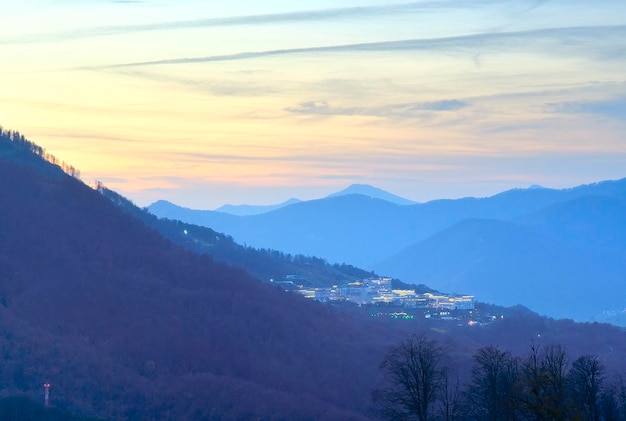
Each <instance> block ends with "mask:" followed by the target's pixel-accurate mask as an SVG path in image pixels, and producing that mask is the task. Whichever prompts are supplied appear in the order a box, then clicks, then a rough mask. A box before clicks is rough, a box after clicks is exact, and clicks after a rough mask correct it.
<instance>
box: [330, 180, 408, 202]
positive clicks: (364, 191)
mask: <svg viewBox="0 0 626 421" xmlns="http://www.w3.org/2000/svg"><path fill="white" fill-rule="evenodd" d="M350 194H360V195H362V196H367V197H373V198H375V199H380V200H385V201H387V202H391V203H395V204H397V205H414V204H415V203H416V202H414V201H412V200H409V199H405V198H404V197H401V196H397V195H395V194H393V193H389V192H387V191H385V190H382V189H379V188H378V187H374V186H372V185H369V184H351V185H349V186H348V187H346V188H345V189H343V190H341V191H338V192H337V193H333V194H330V195H328V196H326V197H327V198H329V197H338V196H347V195H350Z"/></svg>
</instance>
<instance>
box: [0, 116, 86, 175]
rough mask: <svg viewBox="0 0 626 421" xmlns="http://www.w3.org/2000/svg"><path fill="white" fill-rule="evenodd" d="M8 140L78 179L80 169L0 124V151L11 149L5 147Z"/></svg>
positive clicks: (16, 146) (32, 155)
mask: <svg viewBox="0 0 626 421" xmlns="http://www.w3.org/2000/svg"><path fill="white" fill-rule="evenodd" d="M8 142H10V144H12V146H13V147H14V148H15V149H18V150H21V151H26V152H29V153H30V154H29V155H30V157H38V158H40V159H41V160H43V161H46V162H48V163H50V164H52V165H56V166H58V167H59V168H61V170H63V172H64V173H66V174H68V175H70V176H72V177H74V178H77V179H80V171H79V170H78V169H77V168H74V166H72V165H70V164H68V163H66V162H65V161H62V160H60V159H58V158H57V157H56V156H54V155H52V154H51V153H49V152H48V151H46V149H45V148H42V147H41V146H39V145H37V144H36V143H34V142H31V141H30V140H28V139H26V138H25V137H24V135H23V134H21V133H20V132H18V131H15V130H5V129H3V128H2V126H0V152H5V153H6V152H7V151H10V150H11V148H10V147H7V146H9V145H7V143H8ZM3 146H4V147H3ZM29 155H23V154H22V155H21V157H25V156H27V157H28V156H29ZM14 157H15V156H14Z"/></svg>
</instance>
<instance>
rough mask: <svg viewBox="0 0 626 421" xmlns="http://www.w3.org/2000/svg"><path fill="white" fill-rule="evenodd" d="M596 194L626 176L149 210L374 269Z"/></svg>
mask: <svg viewBox="0 0 626 421" xmlns="http://www.w3.org/2000/svg"><path fill="white" fill-rule="evenodd" d="M589 194H601V195H606V196H613V197H618V196H620V195H621V197H623V196H624V195H626V179H623V180H619V181H607V182H602V183H596V184H591V185H586V186H579V187H577V188H572V189H564V190H551V189H536V188H532V189H516V190H510V191H507V192H503V193H501V194H498V195H495V196H492V197H489V198H481V199H478V198H464V199H457V200H436V201H432V202H428V203H424V204H416V205H408V206H399V205H395V204H392V203H390V202H386V201H382V200H379V199H373V198H370V197H366V196H363V195H342V196H337V197H331V198H327V199H320V200H312V201H308V202H302V203H298V204H295V205H291V206H287V207H284V208H281V209H279V210H276V211H272V212H268V213H265V214H262V215H254V216H246V217H236V216H233V215H225V214H223V213H217V212H212V211H200V210H190V209H184V208H179V207H177V206H175V205H172V204H169V203H166V202H162V201H161V202H157V203H155V204H153V205H151V206H150V207H149V210H150V212H152V213H154V214H155V215H157V216H159V217H167V218H171V219H179V220H182V221H185V222H189V223H194V224H198V225H203V226H207V227H211V228H213V229H214V230H216V231H219V232H224V233H226V234H229V235H232V236H233V237H234V239H235V240H236V241H237V242H239V243H245V244H248V245H251V246H254V247H259V248H271V249H277V250H281V251H284V252H287V253H294V254H298V253H299V254H305V255H315V256H320V257H323V258H326V259H328V260H329V261H331V262H346V263H350V264H354V265H357V266H361V267H368V268H369V267H371V266H372V265H373V264H375V263H376V262H379V261H381V260H383V259H385V258H387V257H389V256H392V255H394V254H396V253H398V252H399V251H400V250H402V249H404V248H406V247H408V246H410V245H411V244H413V243H415V242H417V241H421V240H423V239H425V238H427V237H428V236H430V235H433V234H435V233H436V232H438V231H440V230H442V229H445V228H447V227H449V226H451V225H453V224H455V223H457V222H459V221H461V220H463V219H467V218H496V219H511V218H516V217H520V216H522V215H525V214H529V213H532V212H536V211H538V210H540V209H542V208H544V207H546V206H549V205H552V204H555V203H558V202H562V201H566V200H571V199H575V198H577V197H581V196H584V195H589Z"/></svg>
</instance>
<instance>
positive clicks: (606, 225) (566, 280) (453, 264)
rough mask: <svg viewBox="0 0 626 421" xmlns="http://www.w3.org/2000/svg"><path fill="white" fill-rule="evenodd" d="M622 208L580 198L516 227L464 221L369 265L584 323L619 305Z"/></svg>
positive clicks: (625, 251) (625, 242)
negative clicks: (373, 264) (374, 264)
mask: <svg viewBox="0 0 626 421" xmlns="http://www.w3.org/2000/svg"><path fill="white" fill-rule="evenodd" d="M625 259H626V201H624V200H622V199H618V198H610V197H602V196H583V197H581V198H579V199H575V200H571V201H567V202H563V203H559V204H556V205H553V206H550V207H548V208H545V209H543V210H541V211H539V212H536V213H533V214H531V215H528V216H525V217H521V218H518V219H517V220H516V222H506V221H499V220H466V221H462V222H460V223H458V224H456V225H454V226H452V227H450V228H448V229H446V230H443V231H441V232H439V233H437V234H435V235H433V236H431V237H430V238H428V239H426V240H423V241H421V242H417V243H416V244H414V245H412V246H410V247H408V248H406V249H405V250H403V251H402V252H400V253H398V254H397V255H395V256H393V257H391V258H389V259H386V260H385V261H383V262H381V263H380V264H378V265H376V266H375V268H376V270H377V271H380V272H383V273H389V274H391V275H393V276H397V277H400V278H401V279H403V280H405V281H409V282H422V283H426V284H428V285H430V286H432V287H433V288H437V289H439V290H444V291H459V292H465V293H471V294H476V295H477V296H478V298H479V299H480V300H484V301H489V302H494V303H498V304H501V305H513V304H516V303H520V304H523V305H525V306H527V307H529V308H531V309H532V310H534V311H538V312H540V313H543V314H548V315H550V316H554V317H573V318H577V319H580V320H588V319H590V318H592V317H593V316H596V315H598V314H599V313H600V312H601V311H603V310H609V309H615V308H622V307H623V306H624V305H626V300H625V299H624V298H623V297H624V295H625V293H626V284H625V283H624V281H625V280H626V278H625V277H624V276H625V275H624V270H623V267H624V266H623V265H624V263H623V262H624V261H626V260H625Z"/></svg>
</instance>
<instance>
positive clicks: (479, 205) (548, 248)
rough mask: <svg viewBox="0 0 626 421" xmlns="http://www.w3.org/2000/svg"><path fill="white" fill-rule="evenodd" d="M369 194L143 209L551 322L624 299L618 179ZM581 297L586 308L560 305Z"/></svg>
mask: <svg viewBox="0 0 626 421" xmlns="http://www.w3.org/2000/svg"><path fill="white" fill-rule="evenodd" d="M348 191H349V192H350V189H349V190H348ZM370 191H371V189H370ZM379 197H380V195H378V196H377V197H372V196H371V195H363V194H340V195H331V196H329V197H327V198H323V199H319V200H311V201H306V202H300V203H297V204H293V205H290V206H285V207H282V208H280V209H277V210H274V211H271V212H267V213H264V214H260V215H253V216H246V217H238V216H234V215H226V214H223V213H216V212H212V211H202V210H191V209H185V208H181V207H178V206H175V205H173V204H171V203H168V202H163V201H160V202H156V203H154V204H152V205H150V206H149V207H148V210H149V211H150V212H152V213H154V214H155V215H157V216H159V217H164V218H171V219H179V220H183V221H186V222H188V223H194V224H198V225H203V226H209V227H211V228H213V229H214V230H216V231H220V232H225V233H227V234H229V235H231V236H232V237H233V238H234V239H235V241H238V242H241V243H245V244H248V245H251V246H253V247H261V248H270V249H278V250H282V251H285V252H288V253H298V254H304V255H315V256H320V257H322V258H325V259H327V260H329V261H330V262H346V263H349V264H352V265H355V266H360V267H365V268H367V269H370V270H374V271H376V272H377V273H380V274H383V275H389V276H393V277H397V278H400V279H402V280H403V281H405V282H409V283H423V284H426V285H429V286H431V287H433V288H435V289H438V290H442V291H454V292H460V293H469V294H475V295H476V296H477V297H478V298H479V299H481V300H485V301H487V302H493V303H497V304H502V305H513V304H523V305H526V306H528V307H529V308H531V309H532V310H534V311H538V312H540V313H542V314H546V315H550V316H553V317H572V318H575V319H577V320H590V319H592V318H593V317H595V316H596V315H598V314H600V313H601V312H603V311H605V310H614V309H618V308H623V307H624V306H625V305H626V302H622V300H621V298H619V297H621V296H623V295H624V294H623V293H624V292H626V290H624V288H626V286H624V287H623V286H621V285H622V284H623V280H624V278H623V276H624V275H623V269H622V266H623V261H624V257H625V252H626V234H625V227H626V223H625V221H624V219H623V217H622V215H626V212H625V211H624V201H625V200H626V179H622V180H616V181H603V182H599V183H593V184H588V185H581V186H577V187H574V188H568V189H548V188H542V187H536V186H535V187H531V188H528V189H514V190H509V191H506V192H503V193H500V194H497V195H494V196H491V197H486V198H463V199H456V200H435V201H431V202H427V203H422V204H413V205H399V204H397V203H393V202H390V201H387V200H383V199H381V198H379ZM538 287H539V289H538ZM607 290H610V291H612V292H613V293H612V294H611V297H605V296H604V295H603V293H602V291H607ZM585 291H595V292H590V293H586V292H585ZM561 293H563V294H565V295H561ZM580 294H582V296H584V297H586V299H585V301H584V305H571V304H566V303H569V302H571V300H575V299H576V298H577V297H580V296H581V295H580Z"/></svg>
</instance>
